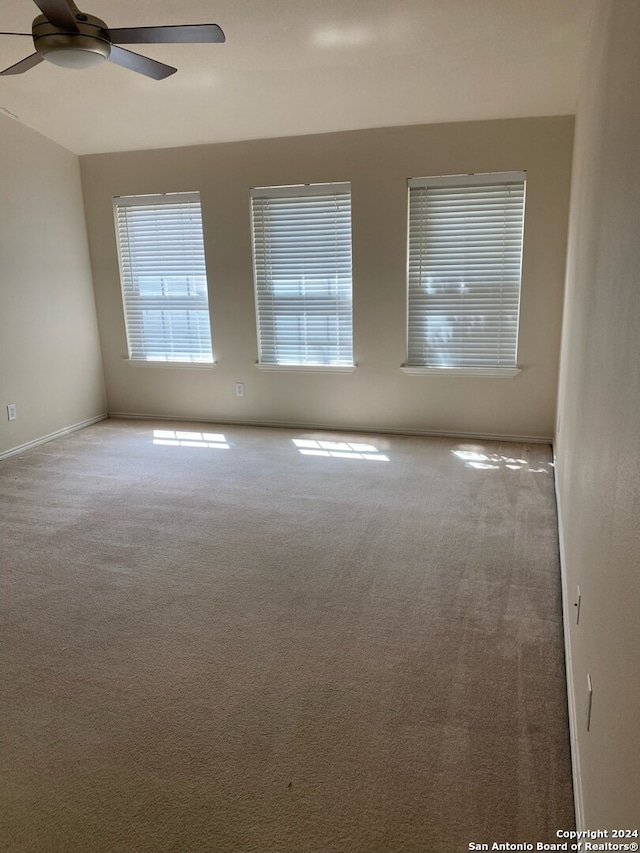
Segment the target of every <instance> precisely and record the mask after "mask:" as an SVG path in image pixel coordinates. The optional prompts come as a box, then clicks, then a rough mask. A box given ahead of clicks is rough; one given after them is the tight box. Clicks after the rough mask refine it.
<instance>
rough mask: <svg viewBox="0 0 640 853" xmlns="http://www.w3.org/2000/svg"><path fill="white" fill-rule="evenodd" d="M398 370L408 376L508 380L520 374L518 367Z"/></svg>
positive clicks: (413, 368) (414, 368) (410, 368)
mask: <svg viewBox="0 0 640 853" xmlns="http://www.w3.org/2000/svg"><path fill="white" fill-rule="evenodd" d="M400 370H401V371H402V372H403V373H407V374H408V375H409V376H478V377H486V378H489V379H509V378H511V377H513V376H517V375H518V374H519V373H521V370H520V368H519V367H407V366H402V367H401V368H400Z"/></svg>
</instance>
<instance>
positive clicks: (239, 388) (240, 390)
mask: <svg viewBox="0 0 640 853" xmlns="http://www.w3.org/2000/svg"><path fill="white" fill-rule="evenodd" d="M236 397H244V382H236Z"/></svg>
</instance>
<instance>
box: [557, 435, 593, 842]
mask: <svg viewBox="0 0 640 853" xmlns="http://www.w3.org/2000/svg"><path fill="white" fill-rule="evenodd" d="M553 462H554V478H553V482H554V485H555V492H556V508H557V513H558V543H559V549H560V577H561V581H562V624H563V625H564V659H565V667H566V675H567V701H568V705H569V737H570V741H571V768H572V773H573V802H574V807H575V812H576V829H578V830H580V831H582V830H584V829H586V826H585V820H584V803H583V799H582V776H581V774H580V751H579V748H578V737H577V716H576V696H575V689H574V679H573V662H572V656H571V632H570V630H569V626H570V625H571V620H572V619H573V618H574V616H575V614H574V608H573V605H572V602H571V600H570V598H569V589H568V585H567V564H566V558H565V551H564V532H563V524H562V502H561V499H560V492H559V490H558V479H557V466H556V450H555V445H554V447H553Z"/></svg>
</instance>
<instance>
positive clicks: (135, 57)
mask: <svg viewBox="0 0 640 853" xmlns="http://www.w3.org/2000/svg"><path fill="white" fill-rule="evenodd" d="M109 62H115V64H116V65H121V66H122V67H123V68H130V69H131V71H137V72H138V73H139V74H145V75H146V76H147V77H153V79H154V80H164V78H165V77H170V76H171V75H172V74H175V73H176V71H177V70H178V69H177V68H173V66H171V65H165V64H164V63H163V62H156V60H155V59H149V57H148V56H141V55H140V54H139V53H134V52H133V51H131V50H125V49H124V48H123V47H117V46H116V45H115V44H112V45H111V54H110V56H109Z"/></svg>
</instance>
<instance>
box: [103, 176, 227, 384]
mask: <svg viewBox="0 0 640 853" xmlns="http://www.w3.org/2000/svg"><path fill="white" fill-rule="evenodd" d="M184 204H187V205H191V206H193V207H196V208H197V211H198V216H199V221H200V223H199V224H200V228H199V232H198V238H199V245H198V249H200V251H199V252H198V256H197V263H198V264H199V266H200V270H199V271H198V272H197V273H194V272H193V271H192V270H190V269H185V271H184V272H181V273H178V274H176V273H175V272H174V277H176V278H184V279H185V280H187V282H189V279H194V282H191V283H190V284H188V288H189V289H191V288H192V287H193V289H194V291H198V290H199V291H200V293H198V292H194V293H186V294H182V295H178V294H170V293H166V294H156V295H151V294H149V295H148V296H147V299H148V300H149V302H152V301H154V300H161V301H162V300H163V299H166V300H167V302H166V305H159V306H157V307H150V306H148V307H147V308H146V310H147V312H149V311H153V312H156V311H157V313H158V315H160V316H161V315H162V314H163V313H164V312H167V311H171V310H172V305H171V302H172V301H173V303H174V306H173V310H174V311H184V312H187V313H190V312H198V313H200V314H201V313H202V312H204V311H206V326H205V329H206V331H208V336H207V335H206V334H205V337H204V338H202V339H200V335H201V334H202V332H201V331H200V325H201V324H202V323H204V322H205V320H204V318H202V317H200V318H198V319H197V320H196V322H197V324H198V327H199V329H198V332H197V334H196V335H195V337H194V338H193V339H192V338H191V336H189V337H188V338H187V339H186V343H187V344H191V347H192V349H191V352H190V353H189V355H185V354H184V353H183V354H182V355H177V356H174V355H173V354H172V352H171V351H170V349H169V348H165V350H164V353H163V355H158V356H150V355H149V354H148V352H146V347H149V346H150V345H149V343H147V344H146V346H145V342H144V333H143V332H142V331H139V332H138V333H135V332H134V331H133V329H132V322H136V321H137V322H138V323H139V324H140V326H142V323H143V320H142V317H143V311H144V310H145V308H144V303H143V300H144V298H145V297H144V296H142V295H141V294H140V293H138V294H133V293H132V291H133V290H134V288H135V279H136V276H140V272H139V271H137V272H136V270H135V263H134V262H133V260H132V256H131V253H132V243H131V241H130V240H129V239H128V235H127V236H126V237H125V236H124V235H123V229H124V230H125V231H126V224H125V225H121V219H120V217H121V216H122V214H121V211H122V210H124V209H125V208H138V209H140V208H144V207H149V208H152V207H157V208H158V207H160V208H161V207H164V206H166V207H167V208H169V207H172V206H176V205H184ZM112 205H113V215H114V225H115V237H116V245H117V251H118V270H119V274H120V295H121V299H122V310H123V315H124V323H125V334H126V340H127V357H126V358H125V361H127V363H129V364H132V365H136V366H143V367H165V368H196V369H203V368H210V367H212V366H213V365H214V364H215V358H214V353H213V343H212V332H211V311H210V307H209V287H208V276H207V267H206V257H205V250H204V229H203V226H202V204H201V198H200V193H199V192H198V191H190V192H183V191H179V192H170V193H149V194H137V195H127V196H114V198H113V199H112ZM125 239H126V245H125V242H124V240H125ZM184 253H185V254H186V250H184ZM189 254H190V255H191V253H189ZM125 256H126V257H127V259H128V263H127V261H125ZM165 262H166V261H165ZM126 264H127V266H128V269H126V270H125V265H126ZM158 267H159V268H160V267H161V263H158ZM164 277H166V278H170V277H171V276H169V275H167V276H164ZM202 278H204V289H203V286H202V281H199V282H198V281H197V280H198V279H200V280H201V279H202ZM165 286H166V285H165ZM191 302H193V305H190V303H191ZM180 303H182V304H180ZM178 306H179V307H178ZM165 335H166V333H165ZM194 341H198V346H197V347H194ZM202 342H204V349H203V346H202ZM159 343H160V344H163V343H166V337H165V339H164V340H159ZM207 343H208V349H207V346H206V345H207ZM145 352H146V355H145ZM203 352H204V355H202V353H203ZM198 353H200V354H198Z"/></svg>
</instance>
